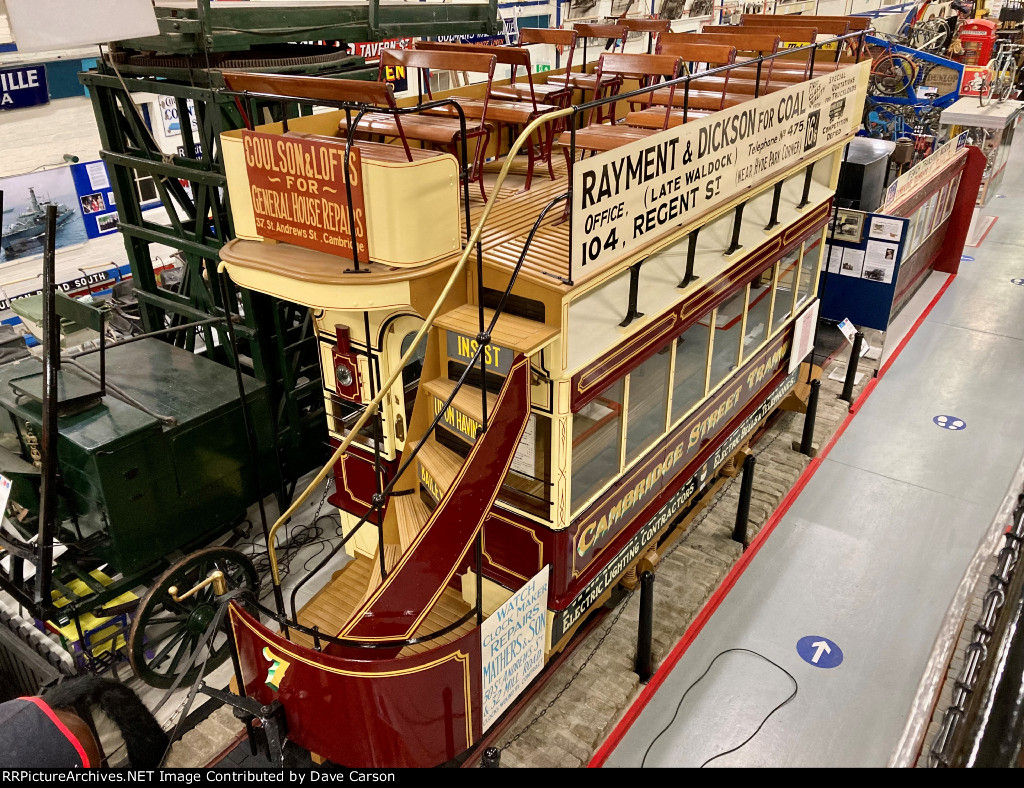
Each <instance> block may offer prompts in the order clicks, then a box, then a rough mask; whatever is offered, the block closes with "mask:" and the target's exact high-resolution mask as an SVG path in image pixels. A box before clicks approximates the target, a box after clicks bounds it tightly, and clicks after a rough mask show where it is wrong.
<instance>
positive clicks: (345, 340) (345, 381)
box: [333, 326, 362, 402]
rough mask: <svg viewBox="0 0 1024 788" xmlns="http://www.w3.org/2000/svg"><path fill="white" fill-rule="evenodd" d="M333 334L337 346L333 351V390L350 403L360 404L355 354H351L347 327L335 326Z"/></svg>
mask: <svg viewBox="0 0 1024 788" xmlns="http://www.w3.org/2000/svg"><path fill="white" fill-rule="evenodd" d="M334 333H335V336H336V337H337V340H338V342H337V344H336V345H335V347H334V350H333V357H334V358H333V360H334V388H335V389H336V390H337V392H338V396H339V397H341V398H342V399H347V400H349V401H350V402H361V401H362V396H361V393H360V391H359V365H358V363H357V361H356V354H355V353H353V352H352V339H351V337H350V336H349V330H348V326H335V327H334Z"/></svg>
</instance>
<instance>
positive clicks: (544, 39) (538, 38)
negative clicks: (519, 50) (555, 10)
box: [519, 27, 577, 74]
mask: <svg viewBox="0 0 1024 788" xmlns="http://www.w3.org/2000/svg"><path fill="white" fill-rule="evenodd" d="M576 39H577V33H576V31H575V30H562V29H560V28H550V27H522V28H520V29H519V46H521V47H525V46H528V45H530V44H547V45H548V46H555V47H562V48H563V49H565V50H567V54H566V56H565V72H566V73H567V74H568V73H569V72H570V71H572V56H573V53H574V52H575V51H576Z"/></svg>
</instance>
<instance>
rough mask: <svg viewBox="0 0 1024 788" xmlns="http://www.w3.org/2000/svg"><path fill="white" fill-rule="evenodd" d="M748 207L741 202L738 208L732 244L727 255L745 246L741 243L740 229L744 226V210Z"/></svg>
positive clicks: (733, 226) (733, 225)
mask: <svg viewBox="0 0 1024 788" xmlns="http://www.w3.org/2000/svg"><path fill="white" fill-rule="evenodd" d="M746 207H747V204H746V202H741V203H740V204H739V205H737V206H736V216H735V218H734V219H733V223H732V243H730V244H729V248H728V249H726V250H725V253H726V254H727V255H730V254H733V253H734V252H736V251H738V250H739V249H740V247H742V246H743V244H741V243H740V229H741V228H742V226H743V209H744V208H746Z"/></svg>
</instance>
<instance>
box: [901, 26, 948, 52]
mask: <svg viewBox="0 0 1024 788" xmlns="http://www.w3.org/2000/svg"><path fill="white" fill-rule="evenodd" d="M948 36H949V26H948V25H947V24H946V22H945V20H943V19H929V20H928V21H927V22H918V23H917V24H916V25H914V26H913V27H912V28H911V30H910V46H911V47H913V48H914V49H919V50H921V51H922V52H929V53H931V54H939V53H941V52H943V51H944V50H945V48H946V47H945V44H946V38H947V37H948Z"/></svg>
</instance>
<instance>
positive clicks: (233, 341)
mask: <svg viewBox="0 0 1024 788" xmlns="http://www.w3.org/2000/svg"><path fill="white" fill-rule="evenodd" d="M217 278H218V279H219V280H220V296H221V301H222V304H221V306H222V307H223V308H224V323H225V328H226V330H227V334H228V344H229V345H230V346H231V354H232V355H233V356H234V357H235V385H236V386H237V387H238V406H239V407H240V408H241V409H242V423H243V425H244V426H245V437H246V440H247V441H248V443H249V460H250V462H252V476H253V481H254V482H255V483H256V501H257V503H258V505H259V510H260V527H261V528H262V529H263V540H264V542H266V545H267V550H268V551H269V550H270V526H269V524H268V523H267V511H266V509H264V507H263V482H262V480H261V475H260V462H259V450H258V448H257V446H256V434H255V432H253V428H252V422H251V421H250V419H249V403H248V400H247V398H246V396H245V381H244V380H243V379H242V362H241V360H240V359H239V354H238V338H237V337H236V336H235V324H234V323H233V322H232V312H231V309H230V308H229V306H228V305H229V304H230V303H231V294H230V292H229V291H228V275H227V273H226V272H225V273H218V274H217ZM271 583H273V587H274V605H275V606H276V607H277V614H278V615H279V616H281V617H282V619H283V618H284V616H285V607H284V594H282V592H281V584H280V583H278V582H275V581H274V579H273V576H271ZM284 633H285V637H287V636H288V628H287V627H284Z"/></svg>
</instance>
